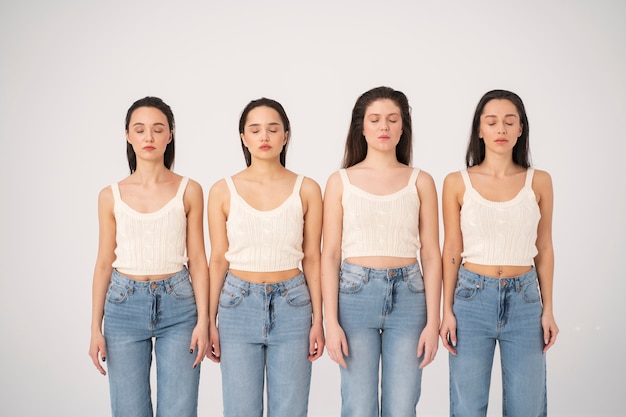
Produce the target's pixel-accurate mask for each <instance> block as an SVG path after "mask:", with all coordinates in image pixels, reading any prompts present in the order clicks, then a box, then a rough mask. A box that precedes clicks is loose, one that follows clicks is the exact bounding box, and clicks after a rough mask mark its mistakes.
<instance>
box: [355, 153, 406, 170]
mask: <svg viewBox="0 0 626 417" xmlns="http://www.w3.org/2000/svg"><path fill="white" fill-rule="evenodd" d="M360 165H362V166H366V167H369V168H374V169H386V168H393V167H396V166H398V165H401V164H400V162H398V158H396V151H395V149H394V150H392V151H389V152H379V151H375V150H372V149H368V151H367V155H366V156H365V159H364V160H363V161H361V163H360Z"/></svg>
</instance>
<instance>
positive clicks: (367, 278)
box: [365, 268, 370, 283]
mask: <svg viewBox="0 0 626 417" xmlns="http://www.w3.org/2000/svg"><path fill="white" fill-rule="evenodd" d="M365 282H366V283H367V282H370V268H365Z"/></svg>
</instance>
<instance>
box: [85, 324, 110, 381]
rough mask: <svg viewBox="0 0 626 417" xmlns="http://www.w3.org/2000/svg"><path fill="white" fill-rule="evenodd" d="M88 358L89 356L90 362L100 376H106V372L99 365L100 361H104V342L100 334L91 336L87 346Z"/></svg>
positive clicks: (105, 356)
mask: <svg viewBox="0 0 626 417" xmlns="http://www.w3.org/2000/svg"><path fill="white" fill-rule="evenodd" d="M89 356H91V361H92V362H93V364H94V365H95V367H96V368H97V369H98V371H100V373H101V374H102V375H106V374H107V371H106V370H105V369H104V367H103V366H102V365H101V364H100V359H102V362H104V361H106V358H107V354H106V342H105V341H104V336H103V335H102V333H101V332H98V333H96V334H92V335H91V343H90V346H89Z"/></svg>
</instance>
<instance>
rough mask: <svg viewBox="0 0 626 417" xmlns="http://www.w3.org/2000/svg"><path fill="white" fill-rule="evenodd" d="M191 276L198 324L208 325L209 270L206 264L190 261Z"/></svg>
mask: <svg viewBox="0 0 626 417" xmlns="http://www.w3.org/2000/svg"><path fill="white" fill-rule="evenodd" d="M188 268H189V275H190V276H191V285H192V286H193V292H194V296H195V299H196V309H197V310H198V323H205V322H206V323H208V320H209V268H208V265H207V264H206V262H202V261H199V262H194V261H189V264H188Z"/></svg>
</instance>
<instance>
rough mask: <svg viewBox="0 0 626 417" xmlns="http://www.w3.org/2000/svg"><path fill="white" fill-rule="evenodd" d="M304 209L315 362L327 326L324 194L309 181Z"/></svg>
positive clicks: (311, 354)
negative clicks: (324, 311)
mask: <svg viewBox="0 0 626 417" xmlns="http://www.w3.org/2000/svg"><path fill="white" fill-rule="evenodd" d="M301 195H302V201H303V206H304V240H303V244H302V250H303V251H304V258H303V259H302V270H303V272H304V276H305V277H306V282H307V286H308V288H309V293H310V294H311V305H312V307H313V324H312V326H311V331H310V335H309V360H310V361H314V360H316V359H317V358H319V357H320V356H322V353H323V352H324V326H323V319H322V288H321V283H320V257H321V255H320V245H321V239H322V192H321V190H320V187H319V185H318V184H317V183H316V182H315V181H313V180H311V179H309V178H305V179H304V182H303V184H302V190H301Z"/></svg>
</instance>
